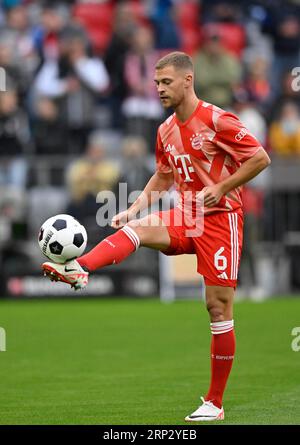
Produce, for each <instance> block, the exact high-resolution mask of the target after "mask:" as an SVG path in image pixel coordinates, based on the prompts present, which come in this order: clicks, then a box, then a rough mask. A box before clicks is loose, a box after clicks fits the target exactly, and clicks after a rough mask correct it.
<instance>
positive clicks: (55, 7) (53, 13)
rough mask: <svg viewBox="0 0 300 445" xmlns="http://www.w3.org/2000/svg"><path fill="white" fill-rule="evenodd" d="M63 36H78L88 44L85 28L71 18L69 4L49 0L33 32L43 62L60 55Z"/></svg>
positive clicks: (36, 47)
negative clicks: (60, 42) (60, 43)
mask: <svg viewBox="0 0 300 445" xmlns="http://www.w3.org/2000/svg"><path fill="white" fill-rule="evenodd" d="M63 36H74V37H75V36H78V37H80V38H81V39H82V40H84V41H85V42H86V44H88V38H87V34H86V32H85V31H84V29H83V28H82V27H81V26H80V25H79V24H78V23H75V22H74V21H72V20H71V18H70V9H69V7H68V5H66V4H63V3H57V2H50V1H48V2H47V3H46V4H45V5H44V6H43V9H42V12H41V17H40V25H38V26H37V27H36V28H35V29H34V32H33V39H34V45H35V49H36V51H37V53H38V54H39V56H40V58H41V60H42V62H43V61H44V60H45V59H51V60H52V59H54V60H55V59H57V58H58V57H59V55H60V51H59V41H60V39H61V38H62V37H63Z"/></svg>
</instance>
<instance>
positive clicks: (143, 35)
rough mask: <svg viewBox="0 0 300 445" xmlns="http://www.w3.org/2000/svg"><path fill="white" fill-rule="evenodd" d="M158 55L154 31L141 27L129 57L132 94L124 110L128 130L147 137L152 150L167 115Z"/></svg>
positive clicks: (127, 74)
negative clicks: (156, 78)
mask: <svg viewBox="0 0 300 445" xmlns="http://www.w3.org/2000/svg"><path fill="white" fill-rule="evenodd" d="M158 58H159V55H158V52H157V51H156V50H155V49H154V40H153V34H152V31H151V30H150V29H149V28H146V27H139V28H138V29H137V30H136V31H135V33H134V35H133V38H132V45H131V50H130V52H129V53H128V54H127V56H126V60H125V80H126V83H127V87H128V90H129V94H128V97H127V98H126V99H125V100H124V103H123V113H124V116H125V118H126V131H127V133H128V134H139V135H142V136H144V137H145V138H146V140H147V141H148V142H149V146H150V147H151V149H152V150H154V148H155V140H156V131H157V125H158V123H159V122H160V120H161V119H162V117H163V109H162V107H161V104H160V101H159V98H158V95H157V91H156V86H155V84H154V82H153V70H154V66H155V63H156V62H157V60H158Z"/></svg>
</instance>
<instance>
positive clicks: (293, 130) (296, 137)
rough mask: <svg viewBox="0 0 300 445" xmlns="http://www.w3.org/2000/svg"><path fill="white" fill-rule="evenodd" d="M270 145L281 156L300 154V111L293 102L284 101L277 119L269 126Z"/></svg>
mask: <svg viewBox="0 0 300 445" xmlns="http://www.w3.org/2000/svg"><path fill="white" fill-rule="evenodd" d="M270 145H271V148H272V149H273V152H274V154H277V155H279V156H282V157H287V156H299V155H300V113H299V108H298V107H297V105H296V104H295V103H293V102H286V103H285V104H284V105H283V107H282V109H281V112H280V115H279V118H278V120H275V121H274V122H272V124H271V126H270Z"/></svg>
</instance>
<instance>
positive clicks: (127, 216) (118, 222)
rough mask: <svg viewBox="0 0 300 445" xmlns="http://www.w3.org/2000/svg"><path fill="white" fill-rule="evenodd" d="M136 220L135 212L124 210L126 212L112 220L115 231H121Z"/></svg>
mask: <svg viewBox="0 0 300 445" xmlns="http://www.w3.org/2000/svg"><path fill="white" fill-rule="evenodd" d="M134 218H135V214H134V213H133V212H131V211H130V210H124V212H120V213H118V214H117V215H115V216H114V217H113V218H112V220H111V226H112V227H113V228H114V229H121V228H122V227H124V226H125V225H126V224H127V223H128V222H129V221H131V220H132V219H134Z"/></svg>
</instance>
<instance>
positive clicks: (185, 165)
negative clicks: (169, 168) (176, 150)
mask: <svg viewBox="0 0 300 445" xmlns="http://www.w3.org/2000/svg"><path fill="white" fill-rule="evenodd" d="M174 161H175V167H176V169H177V171H178V173H179V174H180V175H183V176H184V182H193V179H192V178H191V177H190V175H189V173H194V171H195V170H194V167H193V165H192V161H191V158H190V155H189V154H185V155H175V156H174ZM180 165H181V166H180Z"/></svg>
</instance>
